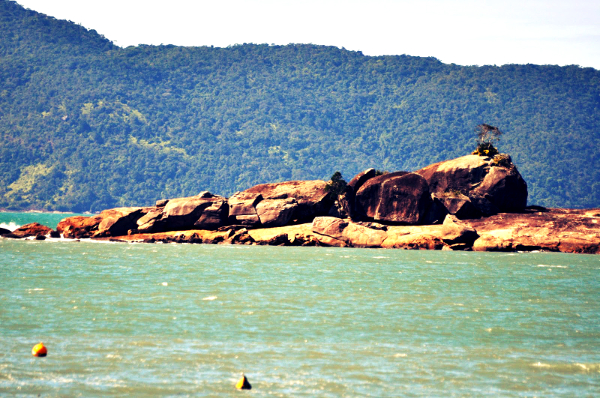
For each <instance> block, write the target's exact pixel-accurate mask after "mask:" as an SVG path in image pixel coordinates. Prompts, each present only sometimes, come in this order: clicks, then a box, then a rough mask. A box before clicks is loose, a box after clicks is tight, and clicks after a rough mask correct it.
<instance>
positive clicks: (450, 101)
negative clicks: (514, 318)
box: [0, 0, 600, 212]
mask: <svg viewBox="0 0 600 398" xmlns="http://www.w3.org/2000/svg"><path fill="white" fill-rule="evenodd" d="M481 123H489V124H491V125H493V126H498V127H499V128H500V129H501V130H502V131H503V132H504V135H503V136H502V138H501V140H500V141H499V142H498V143H497V147H498V149H499V150H500V151H501V152H505V153H509V154H511V156H512V158H513V161H514V163H515V164H516V165H517V167H518V169H519V171H520V172H521V174H522V175H523V177H524V179H525V180H526V181H527V183H528V186H529V193H530V200H529V202H530V203H532V204H538V205H544V206H552V207H600V157H599V156H598V155H599V150H598V148H600V133H599V126H600V72H599V71H597V70H595V69H592V68H581V67H578V66H567V67H558V66H539V65H505V66H501V67H496V66H482V67H478V66H458V65H446V64H443V63H441V62H439V61H438V60H436V59H435V58H420V57H411V56H406V55H402V56H382V57H369V56H364V55H363V54H362V53H360V52H352V51H346V50H344V49H339V48H335V47H324V46H316V45H307V44H290V45H287V46H270V45H266V44H260V45H257V44H243V45H235V46H231V47H228V48H213V47H177V46H172V45H167V46H144V45H142V46H137V47H128V48H119V47H117V46H115V45H113V44H112V43H111V42H110V41H109V40H107V39H106V38H104V37H103V36H102V35H100V34H99V33H97V32H95V31H93V30H87V29H86V28H84V27H82V26H79V25H76V24H74V23H71V22H68V21H59V20H56V19H54V18H52V17H48V16H45V15H42V14H38V13H36V12H33V11H29V10H25V9H24V8H22V7H21V6H20V5H18V4H17V3H14V2H12V1H7V0H0V208H10V209H30V208H37V209H47V210H65V211H66V210H68V211H77V212H82V211H99V210H102V209H105V208H110V207H116V206H123V205H150V204H153V203H154V201H155V200H157V199H160V198H170V197H178V196H190V195H195V194H197V193H198V192H200V191H202V190H209V191H211V192H213V193H217V194H221V195H225V196H228V195H230V194H232V193H233V192H235V191H238V190H243V189H246V188H249V187H251V186H253V185H255V184H259V183H265V182H278V181H284V180H295V179H328V178H329V177H330V176H331V175H332V174H333V172H335V171H338V170H339V171H341V172H342V174H343V175H344V177H346V178H347V179H350V178H352V176H353V175H354V174H355V173H358V172H360V171H362V170H364V169H366V168H369V167H375V168H377V169H380V170H387V171H396V170H408V171H414V170H417V169H419V168H421V167H423V166H426V165H428V164H431V163H434V162H437V161H441V160H446V159H450V158H454V157H458V156H462V155H466V154H469V153H471V151H473V149H475V146H476V138H477V136H476V134H475V132H474V127H475V126H476V125H478V124H481Z"/></svg>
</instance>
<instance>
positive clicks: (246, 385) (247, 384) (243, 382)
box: [235, 373, 252, 390]
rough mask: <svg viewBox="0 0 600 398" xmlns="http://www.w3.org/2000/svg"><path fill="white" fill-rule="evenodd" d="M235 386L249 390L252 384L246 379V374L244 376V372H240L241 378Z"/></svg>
mask: <svg viewBox="0 0 600 398" xmlns="http://www.w3.org/2000/svg"><path fill="white" fill-rule="evenodd" d="M235 388H237V389H238V390H251V389H252V386H251V385H250V382H249V381H248V379H247V378H246V376H244V374H243V373H242V378H241V379H240V381H238V382H237V384H236V385H235Z"/></svg>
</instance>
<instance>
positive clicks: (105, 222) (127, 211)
mask: <svg viewBox="0 0 600 398" xmlns="http://www.w3.org/2000/svg"><path fill="white" fill-rule="evenodd" d="M148 211H149V209H148V208H144V207H119V208H116V209H110V210H104V211H103V212H102V213H100V218H101V221H100V223H99V224H98V227H97V230H96V231H95V232H94V233H93V234H92V237H102V236H121V235H127V233H128V232H129V231H131V230H134V229H136V228H137V224H136V221H137V220H138V219H139V218H140V217H142V216H143V215H144V214H146V213H147V212H148Z"/></svg>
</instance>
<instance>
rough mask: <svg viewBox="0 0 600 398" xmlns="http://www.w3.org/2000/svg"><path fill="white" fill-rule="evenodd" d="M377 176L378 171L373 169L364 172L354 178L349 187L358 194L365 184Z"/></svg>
mask: <svg viewBox="0 0 600 398" xmlns="http://www.w3.org/2000/svg"><path fill="white" fill-rule="evenodd" d="M376 176H377V170H375V169H373V168H371V169H367V170H365V171H362V172H360V173H358V174H357V175H355V176H354V178H352V179H351V180H350V182H349V183H348V187H349V188H350V189H352V191H353V192H355V193H356V192H358V190H359V189H360V187H362V186H363V185H364V183H365V182H367V181H368V180H370V179H371V178H374V177H376Z"/></svg>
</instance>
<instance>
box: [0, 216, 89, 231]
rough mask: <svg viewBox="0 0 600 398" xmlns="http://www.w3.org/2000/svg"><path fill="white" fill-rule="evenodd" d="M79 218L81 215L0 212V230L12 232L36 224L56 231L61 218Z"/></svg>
mask: <svg viewBox="0 0 600 398" xmlns="http://www.w3.org/2000/svg"><path fill="white" fill-rule="evenodd" d="M76 215H77V216H79V215H83V214H74V213H8V212H7V213H4V212H0V228H4V229H9V230H11V231H12V230H14V229H15V228H17V227H20V226H22V225H25V224H29V223H32V222H37V223H40V224H42V225H45V226H47V227H50V228H52V229H56V226H57V225H58V223H59V222H60V220H62V219H63V218H66V217H70V216H76Z"/></svg>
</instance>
